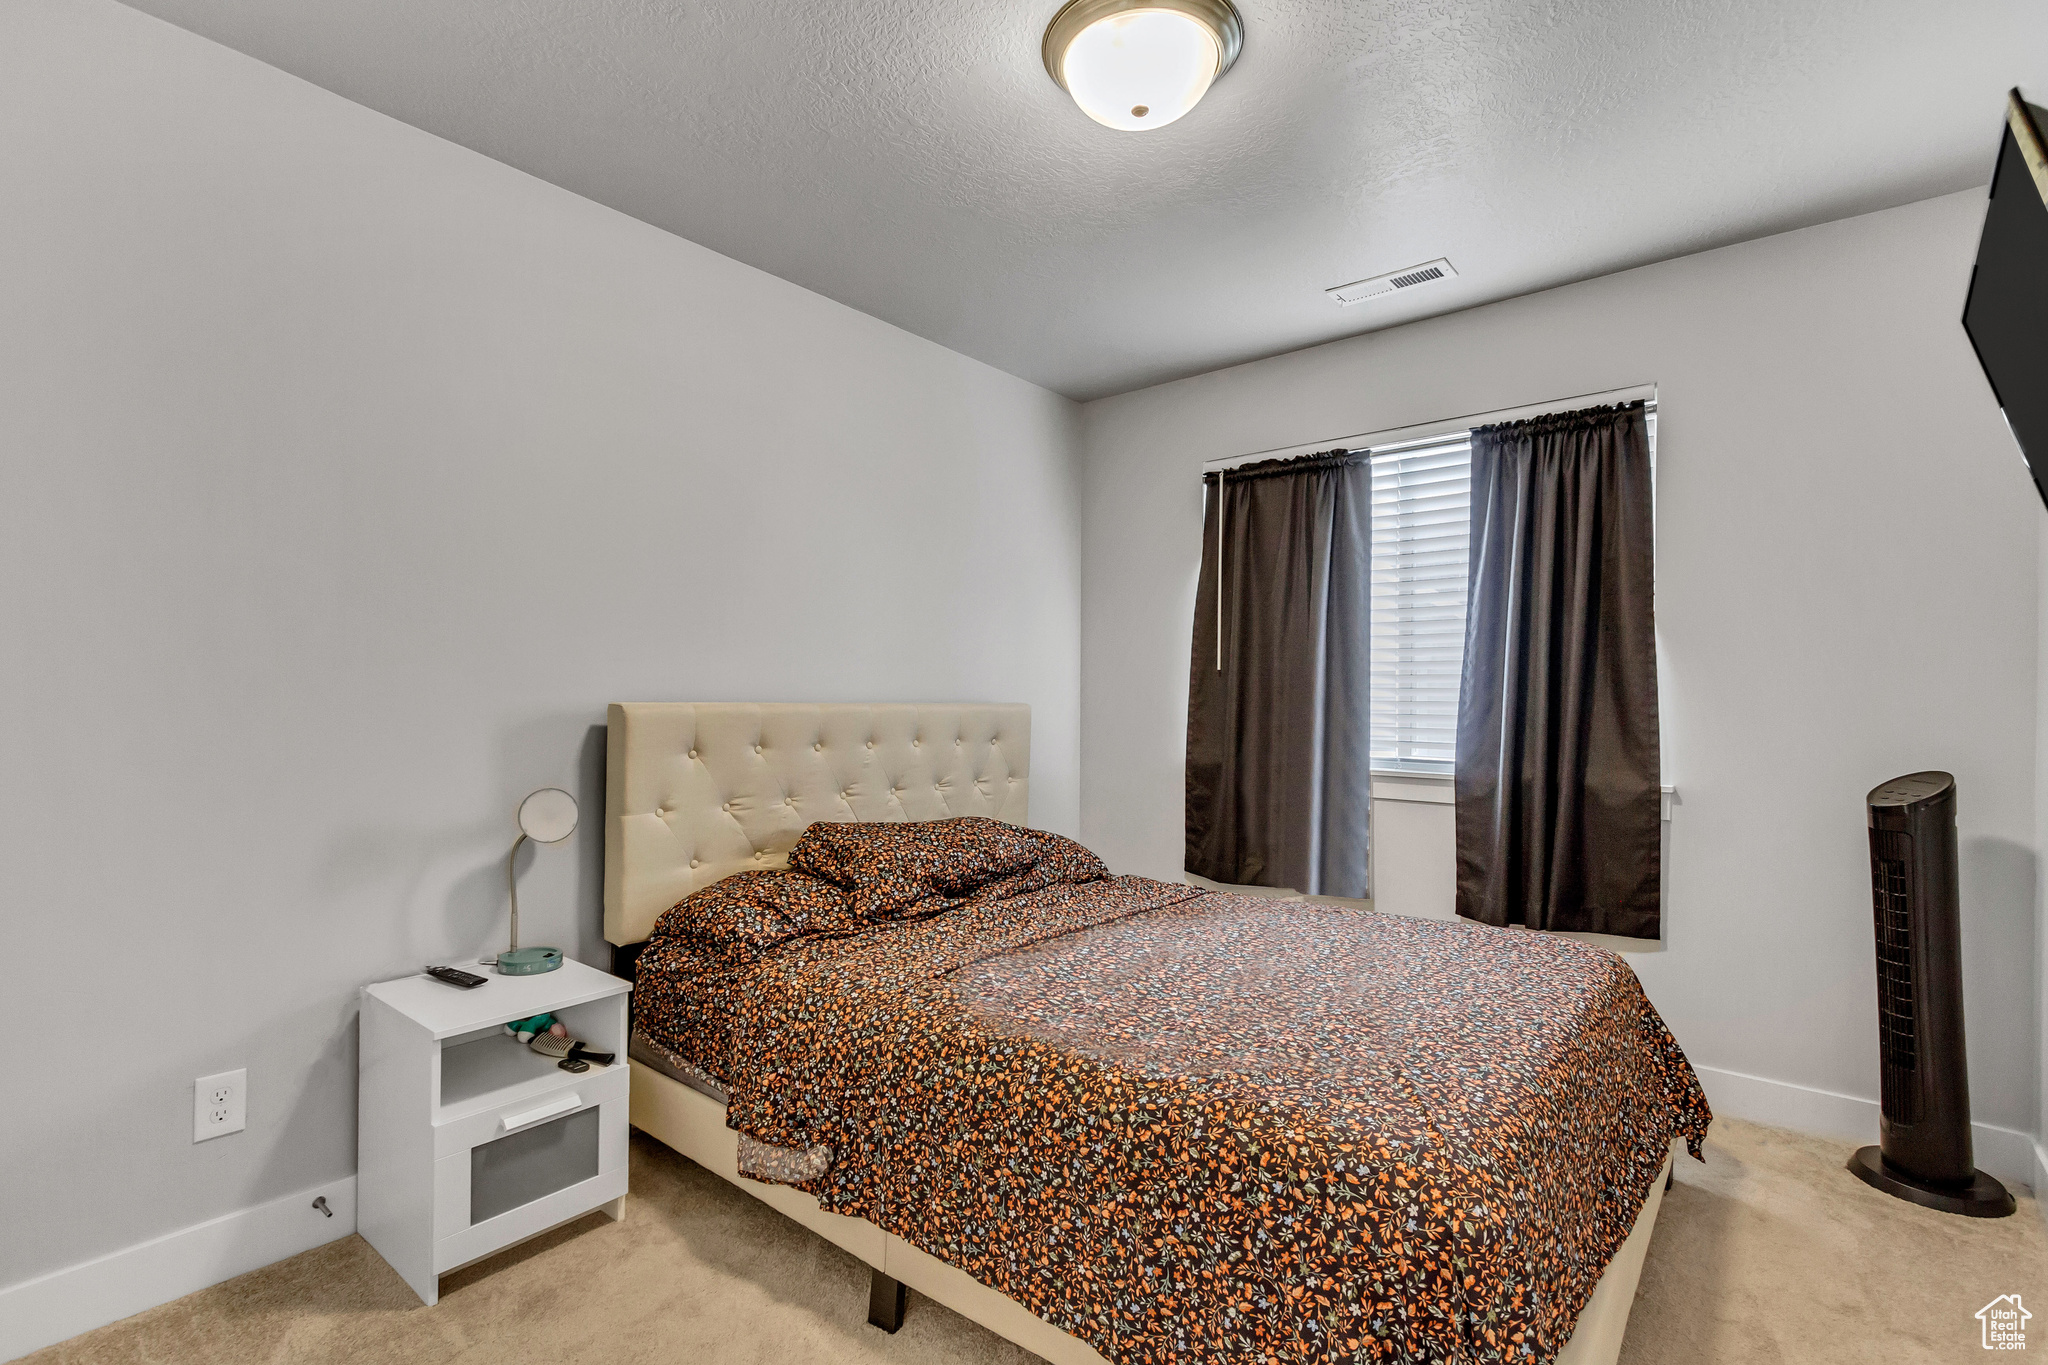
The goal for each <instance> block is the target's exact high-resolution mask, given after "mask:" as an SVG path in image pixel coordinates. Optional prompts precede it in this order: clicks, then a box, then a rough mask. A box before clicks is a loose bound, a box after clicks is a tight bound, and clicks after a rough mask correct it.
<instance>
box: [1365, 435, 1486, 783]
mask: <svg viewBox="0 0 2048 1365" xmlns="http://www.w3.org/2000/svg"><path fill="white" fill-rule="evenodd" d="M1471 508H1472V440H1471V433H1470V432H1465V431H1461V432H1458V433H1456V434H1455V435H1451V436H1444V437H1439V438H1436V439H1433V440H1429V441H1420V442H1411V443H1409V444H1407V445H1400V446H1388V447H1382V448H1376V449H1374V450H1373V452H1372V765H1373V767H1375V768H1381V769H1392V770H1396V771H1402V770H1405V771H1409V772H1433V773H1448V772H1450V771H1451V760H1452V758H1453V757H1454V756H1455V755H1456V752H1457V740H1458V674H1459V671H1460V669H1461V668H1462V667H1463V664H1464V659H1465V561H1466V551H1467V545H1468V543H1469V540H1470V536H1471Z"/></svg>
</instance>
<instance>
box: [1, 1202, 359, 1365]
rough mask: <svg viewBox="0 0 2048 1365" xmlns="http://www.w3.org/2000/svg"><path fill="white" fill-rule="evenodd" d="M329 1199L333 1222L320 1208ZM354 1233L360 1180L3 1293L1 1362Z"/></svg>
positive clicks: (241, 1213) (183, 1231)
mask: <svg viewBox="0 0 2048 1365" xmlns="http://www.w3.org/2000/svg"><path fill="white" fill-rule="evenodd" d="M321 1195H325V1196H326V1197H327V1207H329V1208H330V1209H333V1210H334V1216H333V1217H332V1218H329V1217H327V1216H325V1215H324V1214H322V1213H321V1212H320V1211H319V1210H318V1209H316V1208H314V1207H313V1201H314V1199H316V1198H318V1197H319V1196H321ZM355 1230H356V1178H355V1177H354V1176H347V1177H345V1178H343V1179H341V1180H335V1181H330V1182H329V1183H327V1184H325V1185H315V1186H314V1187H312V1188H311V1189H306V1190H300V1191H299V1192H298V1193H297V1194H288V1195H286V1196H285V1197H284V1198H282V1199H273V1200H271V1201H270V1202H269V1203H267V1204H258V1205H256V1206H255V1207H254V1208H248V1209H238V1210H237V1211H235V1212H234V1213H227V1214H222V1215H221V1216H220V1217H218V1218H212V1219H208V1220H207V1221H206V1222H204V1223H195V1224H194V1225H193V1226H191V1227H189V1228H180V1229H179V1230H178V1231H176V1232H167V1233H165V1234H164V1235H163V1236H161V1237H157V1238H154V1239H152V1240H150V1241H147V1242H141V1243H138V1244H136V1245H135V1246H132V1247H124V1248H123V1249H122V1250H120V1251H115V1252H110V1253H108V1254H107V1255H105V1256H101V1257H99V1258H98V1259H96V1260H91V1261H84V1262H81V1263H80V1264H78V1265H74V1266H66V1267H65V1268H64V1269H62V1270H53V1271H51V1272H50V1273H49V1274H47V1275H39V1276H37V1277H36V1278H35V1279H33V1280H23V1281H22V1282H21V1283H20V1284H13V1285H9V1286H7V1287H6V1288H5V1289H0V1360H13V1359H14V1358H15V1357H17V1356H24V1355H27V1354H28V1353H29V1352H30V1351H39V1350H41V1349H42V1348H43V1347H45V1346H51V1345H55V1344H56V1343H57V1342H60V1341H64V1340H67V1339H69V1338H71V1337H75V1336H77V1335H78V1334H79V1333H80V1332H86V1331H90V1330H92V1329H93V1328H95V1327H103V1326H105V1325H106V1324H107V1323H110V1322H119V1321H120V1320H121V1319H122V1318H126V1317H132V1316H134V1315H135V1314H137V1313H140V1312H141V1311H142V1310H143V1309H145V1308H154V1307H156V1305H158V1304H160V1303H169V1302H170V1301H171V1300H172V1299H176V1298H182V1297H184V1296H185V1295H187V1294H190V1293H192V1292H193V1291H194V1290H199V1289H204V1288H206V1287H207V1286H208V1285H213V1284H219V1283H220V1282H221V1281H222V1280H230V1279H233V1278H234V1277H235V1276H237V1275H242V1274H246V1273H247V1272H249V1271H251V1270H255V1269H257V1268H259V1267H261V1266H266V1265H269V1264H270V1263H271V1262H272V1261H281V1260H283V1259H284V1258H285V1257H287V1256H296V1255H298V1254H299V1253H300V1252H302V1251H310V1250H312V1249H313V1248H314V1247H316V1246H320V1245H322V1244H323V1243H326V1242H332V1241H334V1240H335V1239H336V1238H340V1237H346V1236H348V1235H349V1234H350V1233H352V1232H354V1231H355Z"/></svg>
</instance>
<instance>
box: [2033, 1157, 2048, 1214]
mask: <svg viewBox="0 0 2048 1365" xmlns="http://www.w3.org/2000/svg"><path fill="white" fill-rule="evenodd" d="M2044 1191H2048V1147H2044V1146H2042V1145H2041V1144H2040V1143H2038V1142H2037V1143H2035V1144H2034V1207H2035V1209H2036V1210H2038V1211H2039V1212H2040V1215H2041V1221H2042V1222H2043V1223H2044V1224H2048V1199H2043V1198H2042V1197H2041V1195H2042V1193H2043V1192H2044Z"/></svg>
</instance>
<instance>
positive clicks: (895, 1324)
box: [868, 1266, 904, 1332]
mask: <svg viewBox="0 0 2048 1365" xmlns="http://www.w3.org/2000/svg"><path fill="white" fill-rule="evenodd" d="M868 1273H869V1275H870V1276H871V1277H872V1278H870V1279H869V1281H868V1326H870V1327H879V1328H881V1329H882V1330H883V1331H884V1332H894V1331H895V1330H896V1329H897V1328H899V1327H901V1326H902V1325H903V1297H904V1296H903V1283H902V1281H900V1280H893V1279H890V1278H889V1277H888V1276H887V1275H884V1274H883V1273H882V1272H881V1271H879V1270H876V1269H874V1268H873V1267H872V1266H871V1267H869V1269H868Z"/></svg>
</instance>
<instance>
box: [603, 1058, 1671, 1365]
mask: <svg viewBox="0 0 2048 1365" xmlns="http://www.w3.org/2000/svg"><path fill="white" fill-rule="evenodd" d="M631 1066H632V1086H633V1089H632V1100H631V1117H632V1122H633V1126H634V1127H635V1128H638V1129H640V1130H641V1131H642V1132H644V1133H646V1134H648V1135H649V1136H651V1137H653V1138H655V1139H657V1140H658V1141H660V1142H662V1143H664V1144H665V1145H667V1146H669V1147H672V1148H674V1149H675V1150H676V1151H678V1152H681V1153H682V1154H683V1155H684V1156H686V1157H689V1158H690V1159H691V1160H692V1161H694V1162H696V1163H697V1164H698V1165H700V1166H702V1167H703V1168H704V1169H705V1170H707V1171H710V1172H712V1173H713V1174H714V1175H718V1176H722V1177H724V1178H725V1179H726V1180H729V1181H731V1182H732V1183H733V1184H735V1185H737V1186H739V1187H740V1188H741V1189H743V1190H745V1191H746V1192H747V1193H748V1194H751V1195H753V1196H754V1197H755V1198H756V1199H759V1200H760V1201H761V1202H762V1203H764V1204H767V1205H769V1206H770V1207H771V1208H773V1209H775V1210H776V1211H777V1212H779V1213H783V1214H786V1215H788V1216H789V1217H790V1218H793V1219H795V1220H796V1221H797V1222H799V1223H801V1224H803V1225H804V1226H805V1227H807V1228H809V1229H810V1230H811V1231H813V1232H815V1233H817V1234H818V1235H819V1236H820V1237H823V1238H824V1239H825V1240H826V1241H828V1242H830V1243H832V1244H833V1245H834V1246H837V1247H840V1248H842V1249H844V1250H846V1251H849V1252H851V1253H852V1254H853V1255H855V1256H857V1257H859V1258H860V1259H861V1260H863V1261H865V1262H867V1264H868V1265H870V1266H872V1267H874V1268H875V1269H877V1270H879V1271H881V1272H882V1273H883V1274H884V1275H888V1276H890V1277H891V1278H893V1279H896V1280H898V1281H900V1282H902V1283H903V1284H905V1285H908V1286H909V1287H910V1288H912V1289H915V1290H916V1291H917V1292H918V1293H920V1294H922V1295H924V1296H925V1297H926V1298H928V1299H931V1300H932V1301H934V1302H935V1303H942V1304H944V1305H945V1306H946V1307H948V1308H950V1309H952V1310H953V1311H954V1312H956V1313H958V1314H960V1315H961V1316H962V1317H964V1318H966V1319H968V1320H969V1321H971V1322H978V1323H980V1324H981V1325H982V1326H983V1327H986V1328H988V1330H989V1331H991V1332H994V1333H995V1334H996V1335H997V1336H999V1337H1002V1338H1004V1339H1006V1340H1008V1341H1013V1342H1015V1343H1016V1344H1017V1345H1019V1346H1022V1347H1023V1348H1024V1349H1025V1350H1027V1351H1030V1352H1033V1353H1034V1354H1036V1355H1039V1356H1043V1357H1044V1358H1045V1359H1046V1360H1049V1361H1051V1362H1052V1363H1053V1365H1108V1362H1107V1361H1106V1360H1104V1358H1103V1356H1102V1355H1101V1353H1100V1352H1098V1351H1097V1350H1096V1349H1095V1348H1094V1347H1092V1346H1090V1345H1089V1344H1088V1343H1087V1342H1085V1341H1082V1340H1081V1339H1080V1338H1078V1337H1073V1336H1069V1335H1068V1334H1067V1333H1065V1332H1062V1331H1061V1330H1060V1329H1059V1328H1057V1327H1054V1326H1053V1325H1052V1324H1051V1323H1049V1322H1046V1321H1045V1320H1044V1319H1042V1318H1040V1317H1039V1316H1038V1315H1037V1314H1036V1313H1033V1312H1032V1311H1031V1310H1030V1309H1028V1308H1026V1307H1024V1305H1022V1304H1020V1303H1018V1302H1017V1301H1016V1300H1015V1299H1011V1298H1008V1297H1007V1296H1005V1295H1002V1294H999V1293H997V1292H996V1291H995V1290H993V1289H990V1288H989V1287H988V1286H987V1285H985V1284H983V1283H981V1282H980V1281H979V1280H976V1279H975V1278H974V1277H973V1276H971V1275H969V1274H968V1273H967V1272H966V1271H964V1270H961V1269H959V1268H958V1267H955V1266H950V1265H947V1264H946V1263H945V1262H944V1261H941V1260H939V1259H938V1258H937V1257H936V1256H933V1255H931V1254H930V1253H928V1252H925V1251H921V1250H919V1249H918V1248H916V1247H914V1246H912V1245H911V1244H910V1243H908V1242H906V1241H904V1240H903V1239H902V1238H900V1237H897V1236H895V1235H894V1234H892V1233H888V1232H884V1231H883V1230H882V1229H880V1228H878V1227H876V1226H875V1225H874V1224H873V1223H869V1222H866V1221H864V1220H862V1219H859V1218H848V1217H846V1216H845V1215H843V1214H837V1213H828V1212H826V1211H825V1210H823V1209H821V1208H819V1207H818V1201H817V1200H816V1199H814V1198H812V1197H811V1196H810V1195H808V1194H805V1193H804V1192H803V1191H801V1190H795V1189H791V1188H790V1187H789V1186H787V1185H773V1184H766V1183H764V1182H762V1181H758V1180H750V1179H748V1178H747V1177H745V1176H743V1175H741V1174H740V1167H739V1134H737V1133H735V1132H734V1131H733V1130H732V1129H730V1128H728V1127H726V1126H725V1106H724V1105H722V1104H720V1103H719V1102H718V1101H717V1100H714V1099H712V1098H711V1097H710V1096H709V1095H706V1094H704V1093H702V1092H701V1091H697V1090H692V1089H691V1088H690V1087H689V1086H687V1085H684V1084H683V1083H682V1082H680V1081H677V1080H675V1079H673V1078H672V1077H669V1076H664V1075H663V1074H662V1073H660V1072H659V1071H656V1070H654V1069H653V1068H651V1067H648V1066H645V1065H642V1064H641V1063H640V1062H638V1061H634V1062H632V1063H631ZM1675 1150H1676V1149H1675V1148H1674V1152H1675ZM1671 1159H1672V1158H1671V1154H1669V1153H1667V1154H1666V1156H1665V1158H1664V1170H1665V1171H1667V1172H1668V1171H1669V1170H1670V1169H1671ZM1663 1202H1664V1180H1663V1177H1662V1175H1661V1174H1660V1176H1659V1178H1658V1179H1657V1180H1656V1181H1655V1183H1653V1184H1652V1185H1651V1186H1650V1197H1649V1198H1647V1199H1645V1200H1644V1201H1643V1211H1642V1212H1641V1213H1640V1214H1639V1215H1637V1217H1636V1225H1635V1228H1634V1230H1633V1231H1631V1232H1630V1233H1629V1235H1628V1238H1627V1240H1626V1241H1624V1242H1623V1243H1622V1244H1621V1249H1620V1250H1619V1251H1617V1252H1615V1254H1614V1259H1613V1260H1611V1261H1609V1262H1608V1264H1607V1272H1606V1273H1605V1274H1604V1275H1602V1276H1601V1277H1600V1283H1599V1284H1598V1285H1597V1286H1595V1287H1594V1289H1593V1297H1592V1298H1591V1299H1590V1300H1588V1301H1587V1303H1586V1307H1585V1311H1584V1312H1582V1313H1580V1314H1579V1325H1578V1329H1577V1330H1576V1331H1575V1332H1574V1333H1573V1334H1572V1339H1571V1341H1569V1342H1568V1343H1566V1345H1565V1348H1564V1349H1563V1350H1562V1351H1559V1352H1558V1353H1557V1365H1614V1362H1615V1361H1616V1359H1617V1358H1618V1357H1619V1356H1620V1354H1621V1339H1622V1336H1623V1334H1624V1333H1626V1332H1627V1331H1628V1314H1629V1309H1630V1308H1631V1307H1632V1306H1633V1305H1634V1303H1635V1297H1636V1281H1637V1279H1638V1278H1640V1277H1641V1275H1642V1273H1643V1257H1644V1256H1645V1255H1646V1254H1647V1253H1648V1252H1649V1249H1650V1234H1651V1229H1652V1228H1654V1227H1655V1226H1656V1223H1657V1210H1658V1209H1659V1208H1660V1207H1661V1206H1662V1204H1663Z"/></svg>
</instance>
